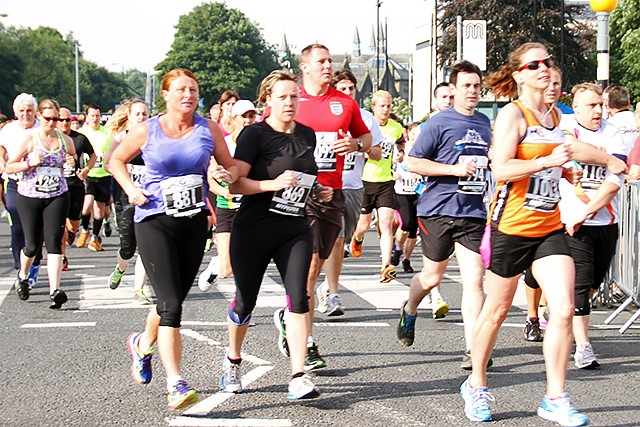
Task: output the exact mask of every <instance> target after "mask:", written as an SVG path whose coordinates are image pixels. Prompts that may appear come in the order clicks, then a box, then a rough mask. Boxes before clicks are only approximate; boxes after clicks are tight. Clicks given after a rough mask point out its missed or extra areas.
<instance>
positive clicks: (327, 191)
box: [316, 184, 333, 203]
mask: <svg viewBox="0 0 640 427" xmlns="http://www.w3.org/2000/svg"><path fill="white" fill-rule="evenodd" d="M316 195H317V196H318V200H320V201H321V202H323V203H328V202H330V201H331V199H333V188H331V187H329V186H325V185H322V184H318V187H317V189H316Z"/></svg>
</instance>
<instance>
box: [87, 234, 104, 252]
mask: <svg viewBox="0 0 640 427" xmlns="http://www.w3.org/2000/svg"><path fill="white" fill-rule="evenodd" d="M101 241H102V239H101V238H100V236H93V238H92V239H91V241H90V242H89V244H88V245H87V247H88V248H89V250H90V251H92V252H101V251H104V249H103V248H102V245H101V244H100V243H101Z"/></svg>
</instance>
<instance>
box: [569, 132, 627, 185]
mask: <svg viewBox="0 0 640 427" xmlns="http://www.w3.org/2000/svg"><path fill="white" fill-rule="evenodd" d="M565 139H566V140H567V141H568V142H569V143H570V144H571V150H572V152H573V155H572V157H573V159H574V160H577V161H579V162H584V163H592V164H596V165H606V166H607V167H608V168H609V171H610V172H611V173H613V174H616V175H618V174H621V173H626V172H627V165H626V164H625V162H623V161H622V160H620V159H619V158H617V157H616V156H613V155H611V154H609V153H607V152H606V151H603V150H600V149H599V148H598V147H595V146H593V145H591V144H587V143H586V142H582V141H580V140H578V139H577V138H576V137H575V136H573V135H565Z"/></svg>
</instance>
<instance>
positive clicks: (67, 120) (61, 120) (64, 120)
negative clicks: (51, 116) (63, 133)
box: [58, 118, 71, 122]
mask: <svg viewBox="0 0 640 427" xmlns="http://www.w3.org/2000/svg"><path fill="white" fill-rule="evenodd" d="M58 121H59V122H70V121H71V119H70V118H69V119H60V118H59V119H58Z"/></svg>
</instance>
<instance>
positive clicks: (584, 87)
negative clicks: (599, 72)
mask: <svg viewBox="0 0 640 427" xmlns="http://www.w3.org/2000/svg"><path fill="white" fill-rule="evenodd" d="M588 90H590V91H591V92H595V93H597V94H598V95H602V88H601V87H600V86H598V85H597V84H595V83H588V82H585V83H578V84H577V85H575V86H574V87H573V89H571V95H573V98H574V100H575V96H576V94H577V93H582V92H586V91H588Z"/></svg>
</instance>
